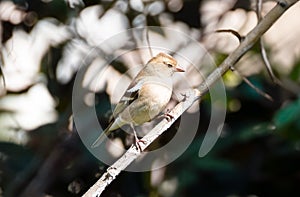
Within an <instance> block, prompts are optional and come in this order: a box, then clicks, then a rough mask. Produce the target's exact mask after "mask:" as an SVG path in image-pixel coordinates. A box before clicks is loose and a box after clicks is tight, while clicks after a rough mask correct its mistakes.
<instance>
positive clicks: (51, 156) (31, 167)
mask: <svg viewBox="0 0 300 197" xmlns="http://www.w3.org/2000/svg"><path fill="white" fill-rule="evenodd" d="M7 2H13V3H14V4H15V5H17V8H16V9H17V10H18V11H20V12H22V13H23V12H25V13H31V14H32V13H34V14H33V15H26V16H25V17H24V18H23V21H20V22H18V23H17V24H16V23H13V22H12V21H10V20H8V19H4V18H0V19H1V28H2V29H1V30H2V32H1V31H0V32H1V33H2V35H1V46H4V45H5V43H6V42H7V41H8V40H9V39H10V38H12V35H13V31H14V30H16V29H22V30H24V31H26V32H28V33H30V32H31V31H32V30H33V29H34V27H35V25H36V24H37V23H38V22H39V21H41V20H42V19H45V18H48V17H51V18H56V19H57V20H58V21H59V22H60V23H63V24H71V25H69V26H68V31H71V32H72V36H70V37H67V38H66V39H62V40H60V41H59V42H58V44H57V45H51V46H49V50H46V52H45V54H44V55H42V60H41V62H39V63H40V64H41V67H40V70H39V71H38V74H41V75H40V76H39V78H38V79H36V80H37V81H38V82H42V83H44V84H46V89H47V90H48V91H49V94H50V95H51V98H53V100H54V101H55V103H56V105H55V112H56V114H57V115H56V117H57V118H56V119H55V120H54V121H49V122H47V121H46V122H44V123H43V124H42V125H38V126H37V127H36V128H34V129H26V128H25V129H24V128H22V127H21V126H15V125H18V123H16V120H11V119H3V120H5V121H3V120H2V119H1V123H0V124H1V125H3V127H1V131H0V138H1V139H0V196H36V195H37V194H39V195H40V196H54V197H56V196H64V197H66V196H81V195H82V194H83V193H85V191H87V189H88V188H89V187H90V186H92V185H93V184H94V183H95V182H96V180H97V178H98V177H99V176H100V175H101V173H102V172H104V170H105V168H106V166H105V165H104V164H102V163H101V162H99V161H98V160H97V159H95V158H94V157H93V156H92V154H91V153H89V151H88V150H87V149H86V147H84V145H83V143H82V142H81V140H80V138H79V137H78V135H77V132H76V129H75V128H74V125H72V121H70V116H71V115H72V110H71V104H72V98H71V97H72V90H73V84H74V75H72V74H73V73H72V74H71V77H70V80H69V81H67V82H65V83H61V82H60V81H59V76H58V74H57V68H58V64H59V61H60V60H61V59H62V58H63V57H64V55H65V54H64V48H65V47H66V46H67V45H68V43H69V41H70V40H72V39H75V38H81V37H82V35H77V33H78V32H77V33H74V32H75V30H74V29H73V28H74V26H72V24H73V22H74V21H72V20H74V17H78V15H79V14H80V13H81V11H82V10H84V8H86V7H89V6H92V5H102V6H103V7H102V8H103V9H104V12H106V11H108V10H109V9H110V8H112V7H113V6H114V5H115V4H116V3H119V5H124V2H125V1H95V0H93V1H82V3H83V4H81V3H80V2H81V1H80V0H78V1H75V0H74V1H71V0H70V1H61V0H52V1H51V0H44V1H40V0H18V1H7ZM72 2H73V3H74V5H75V6H74V8H71V7H70V5H71V3H72ZM151 2H152V1H151ZM153 2H154V1H153ZM161 2H163V4H164V6H165V10H164V11H162V12H161V13H158V14H156V15H151V14H148V15H147V16H146V24H147V25H160V20H159V18H160V17H161V16H163V17H165V15H163V14H165V13H168V16H169V17H171V18H172V20H174V21H175V22H178V21H179V22H182V24H184V25H186V26H184V27H188V28H190V29H189V31H192V28H199V29H200V30H199V31H200V32H204V30H203V29H202V28H205V26H206V25H207V24H202V23H201V19H202V18H201V17H202V16H203V14H204V13H203V12H201V9H199V7H200V6H202V5H203V4H204V3H205V1H200V0H189V1H180V0H179V1H174V2H177V3H178V2H179V8H178V10H176V9H177V8H176V7H175V8H176V9H175V8H172V7H171V6H167V4H168V3H169V2H171V0H168V1H161ZM0 3H2V2H0ZM146 3H149V2H148V1H145V4H146ZM250 4H251V3H250V1H241V0H240V1H236V2H235V3H234V4H233V5H232V8H231V9H230V10H224V12H226V11H232V10H236V9H244V10H246V11H249V10H251V5H250ZM199 10H200V11H199ZM141 13H142V12H139V11H137V10H135V9H133V8H131V7H129V8H128V9H127V11H126V12H125V16H126V17H127V19H128V20H129V23H130V24H129V27H133V26H134V25H133V20H134V19H135V18H136V17H137V16H138V15H140V14H141ZM103 14H104V13H102V14H101V16H102V15H103ZM0 15H1V14H0ZM1 16H2V15H1ZM2 17H3V16H2ZM30 17H33V18H30ZM99 17H100V16H99ZM221 19H222V17H220V20H221ZM26 21H27V22H26ZM28 21H31V22H32V23H28ZM111 25H112V26H113V25H114V24H113V22H112V24H111ZM52 33H53V32H50V33H49V32H44V34H46V35H47V34H52ZM291 33H293V32H291ZM76 36H77V37H76ZM199 40H201V39H199ZM51 42H53V40H52V41H51ZM87 43H88V41H86V40H85V44H87ZM88 44H90V43H88ZM270 47H272V46H270ZM71 48H72V47H71ZM209 49H210V50H211V51H212V52H214V55H215V61H216V63H217V64H219V63H220V62H222V61H223V60H224V59H225V57H226V56H227V54H226V53H224V52H223V51H218V50H216V51H213V49H212V48H209ZM84 50H85V48H84V49H83V51H84ZM24 52H25V51H24ZM258 53H259V50H257V48H256V49H255V50H253V56H254V55H257V56H259V54H258ZM2 55H3V54H2ZM75 55H76V54H75ZM75 55H74V58H75ZM298 57H299V56H298ZM1 59H2V58H1ZM88 61H89V60H87V62H88ZM299 62H300V61H299V60H298V61H297V62H295V63H294V65H292V66H291V67H292V69H291V70H290V72H288V74H285V73H286V70H284V69H282V70H280V69H277V70H276V73H278V75H279V76H281V77H282V79H283V80H284V81H285V82H288V83H287V84H288V86H289V88H291V87H293V89H296V90H299V82H300V63H299ZM74 64H75V63H74ZM112 65H113V67H115V68H116V70H117V71H119V72H121V73H122V72H125V70H126V69H127V67H126V66H124V64H123V63H121V62H117V61H116V62H114V63H112ZM3 66H4V67H5V65H3ZM3 66H1V69H0V77H3V76H2V75H4V77H5V79H6V80H7V77H9V76H5V72H2V71H3V70H2V68H3ZM72 69H73V70H72ZM72 69H71V71H70V72H76V69H75V68H72ZM265 73H266V72H265V71H264V70H263V69H262V70H259V72H256V73H255V74H251V76H250V77H249V80H250V81H251V82H252V83H253V84H255V86H256V87H258V88H260V89H261V90H263V91H265V92H267V93H268V94H270V95H271V96H272V98H273V99H274V102H270V101H268V100H266V99H265V98H263V97H262V96H260V95H259V94H257V92H255V91H254V90H253V89H251V88H250V87H249V86H248V85H247V84H245V83H244V82H243V81H242V80H241V79H239V77H237V76H236V75H235V74H234V73H232V72H228V73H227V74H226V75H225V76H224V78H223V79H224V82H225V85H226V86H227V104H228V106H227V108H228V109H227V116H226V122H225V125H224V130H223V133H222V136H221V138H220V139H219V140H218V141H217V143H216V145H215V146H214V147H213V149H212V150H211V151H210V152H209V153H208V155H206V156H205V157H203V158H200V157H198V151H199V148H200V145H201V143H202V141H203V136H204V134H205V131H206V128H207V126H208V122H209V119H210V101H209V97H208V96H205V97H204V98H203V101H202V102H201V104H200V106H201V107H200V109H201V119H200V126H199V130H198V133H197V135H196V137H195V139H194V141H193V143H192V144H191V145H190V146H189V148H188V149H187V150H186V151H185V152H184V154H183V155H181V156H180V157H179V158H178V159H177V160H176V161H174V162H173V163H171V164H170V165H168V166H166V167H165V168H164V170H165V171H163V172H162V175H161V180H160V181H159V183H156V184H153V183H152V181H151V180H152V178H153V177H152V176H153V172H144V173H133V172H123V173H121V175H120V176H119V177H117V179H116V180H115V181H114V182H113V183H112V184H111V185H110V186H109V187H108V188H107V190H106V191H105V192H104V194H103V196H116V197H120V196H122V197H146V196H149V197H169V196H172V197H183V196H186V197H190V196H205V197H218V196H220V197H224V196H228V197H229V196H230V197H233V196H234V197H235V196H249V197H250V196H272V197H275V196H299V195H300V188H299V186H298V184H299V182H300V167H299V166H300V152H299V151H300V122H299V121H298V119H299V117H300V98H299V95H297V93H298V92H295V91H289V90H287V89H285V88H282V87H280V86H277V85H275V84H273V83H272V82H271V81H270V80H269V77H268V76H267V75H266V74H265ZM32 86H34V84H30V85H28V86H27V87H24V88H23V89H19V90H9V91H8V94H7V95H6V96H11V95H14V96H15V95H22V94H23V93H27V92H29V89H30V88H31V87H32ZM294 87H296V88H294ZM6 96H3V97H2V98H3V99H4V98H5V97H6ZM36 97H39V95H37V96H36ZM2 98H1V99H2ZM42 98H44V97H39V98H37V99H42ZM10 99H11V100H12V99H13V98H10ZM9 101H10V100H9ZM109 101H110V100H109V95H108V94H107V93H106V92H105V91H104V90H102V91H100V92H97V93H96V96H95V103H96V111H97V114H98V116H99V121H100V123H101V124H104V125H105V124H107V121H108V119H109V118H108V117H109V115H108V114H109V113H110V107H111V106H110V102H109ZM1 102H3V100H1ZM45 102H46V101H45ZM23 105H24V104H23ZM3 108H4V109H3ZM33 108H34V104H33V106H32V109H33ZM7 111H9V109H6V108H5V106H1V111H0V117H4V116H5V112H7ZM11 113H14V112H11ZM15 113H16V112H15ZM33 113H34V112H33V111H31V110H29V112H27V114H26V116H27V117H29V118H30V117H31V116H32V115H33ZM50 113H51V114H52V112H48V111H46V112H45V113H44V116H46V117H48V116H50ZM5 117H6V116H5ZM10 122H14V124H13V125H14V126H10V124H9V126H7V127H4V126H5V125H6V124H8V123H10ZM3 128H7V130H4V129H3ZM175 132H176V124H175V125H174V126H173V127H172V128H170V131H168V132H166V136H162V138H166V139H169V138H170V136H173V135H174V133H175ZM186 132H188V131H186ZM24 133H25V134H24ZM161 141H164V140H163V139H162V140H161ZM158 143H159V142H158Z"/></svg>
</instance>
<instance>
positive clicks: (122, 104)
mask: <svg viewBox="0 0 300 197" xmlns="http://www.w3.org/2000/svg"><path fill="white" fill-rule="evenodd" d="M142 86H143V81H142V80H138V81H136V80H134V81H132V82H131V84H130V85H129V86H128V88H127V90H126V92H125V93H124V95H123V96H122V98H121V100H120V101H119V103H118V104H117V105H116V107H115V109H114V112H113V116H114V117H116V116H117V115H118V114H120V113H121V112H122V111H123V110H124V109H125V108H126V107H127V106H128V105H130V104H131V103H132V102H133V101H135V100H136V99H137V98H138V95H139V90H140V89H141V88H142Z"/></svg>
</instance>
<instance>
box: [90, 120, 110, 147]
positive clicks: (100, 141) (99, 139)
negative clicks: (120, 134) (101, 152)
mask: <svg viewBox="0 0 300 197" xmlns="http://www.w3.org/2000/svg"><path fill="white" fill-rule="evenodd" d="M113 123H114V121H111V123H110V124H109V125H108V126H107V127H106V129H105V130H104V131H103V132H102V133H101V134H100V135H99V137H98V138H97V139H96V140H95V141H94V143H93V144H92V146H91V148H96V147H97V146H99V145H100V144H101V143H102V142H103V141H104V139H105V136H108V135H109V134H110V133H111V132H112V131H113V130H111V129H110V127H111V125H112V124H113Z"/></svg>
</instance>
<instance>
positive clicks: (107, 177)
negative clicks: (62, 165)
mask: <svg viewBox="0 0 300 197" xmlns="http://www.w3.org/2000/svg"><path fill="white" fill-rule="evenodd" d="M298 1H299V0H286V1H284V0H280V1H279V2H278V3H277V5H276V6H275V7H274V8H273V9H272V10H271V11H270V12H269V13H268V14H267V15H266V16H265V17H264V18H263V19H262V20H261V21H260V22H259V23H258V24H257V26H256V27H255V28H254V29H253V30H252V31H251V32H249V33H248V34H247V35H246V36H245V39H244V40H243V42H241V44H240V45H239V46H238V48H237V49H236V50H235V51H233V52H232V53H231V54H230V55H229V56H228V57H227V58H226V59H225V60H224V61H223V63H222V64H221V65H220V66H219V67H218V68H216V69H215V70H214V71H213V72H212V73H211V74H210V75H209V76H208V77H207V79H206V80H205V81H204V82H203V83H201V84H200V87H199V89H194V90H190V91H189V92H188V93H187V95H186V99H185V100H183V101H181V102H180V103H178V104H177V105H176V106H175V108H174V109H172V110H171V111H170V114H171V115H172V116H173V117H174V119H172V120H171V121H170V122H168V121H166V120H162V121H161V122H160V123H159V124H157V125H156V126H155V127H154V128H153V129H152V130H151V131H150V132H149V133H148V134H147V135H146V136H144V137H143V138H142V140H143V141H144V142H145V144H142V143H141V149H142V150H145V148H147V147H148V146H149V145H150V144H151V143H152V142H153V141H154V140H155V139H156V138H157V137H158V136H160V135H161V134H162V133H163V132H164V131H165V130H167V129H168V128H169V127H170V126H171V125H172V124H173V123H174V122H175V120H176V119H178V118H179V117H180V116H181V114H182V113H183V112H184V111H186V110H187V109H188V108H189V107H190V106H191V105H192V104H193V103H194V102H195V101H197V100H198V99H199V98H200V97H201V96H202V95H204V94H206V93H207V92H208V90H209V87H211V86H213V85H214V83H215V82H216V81H217V80H219V79H220V78H221V76H222V75H223V74H224V73H225V72H226V71H227V70H229V69H230V67H233V65H235V64H236V63H237V62H238V60H239V59H240V58H241V57H242V56H243V55H244V54H245V53H246V52H247V51H248V50H249V49H250V48H251V47H252V46H253V45H254V44H255V43H256V42H257V41H258V40H259V38H260V37H261V36H262V35H263V34H264V33H265V32H266V31H267V30H268V29H269V28H270V27H271V26H272V25H273V23H274V22H275V21H276V20H278V18H279V17H280V16H281V15H282V14H283V13H284V12H285V11H286V10H287V9H288V8H289V7H290V6H292V5H293V4H295V3H296V2H298ZM140 155H141V152H139V151H138V150H137V149H136V147H135V146H134V145H133V146H131V147H130V148H129V149H128V150H127V152H126V153H125V154H124V155H123V156H122V157H121V158H120V159H119V160H117V161H116V162H115V163H114V164H113V165H112V166H110V167H109V168H108V169H107V171H106V172H105V173H104V174H103V175H102V177H101V178H100V179H99V180H98V181H97V182H96V183H95V184H94V185H93V186H92V187H91V188H90V189H89V190H88V191H87V192H86V193H85V194H84V195H83V197H92V196H93V197H97V196H100V195H101V193H102V192H103V191H104V189H105V188H106V186H108V185H109V184H110V183H111V182H112V181H113V180H114V179H115V178H116V176H117V175H118V174H119V173H120V172H121V171H122V170H124V169H125V168H126V167H127V166H128V165H129V164H130V163H132V162H133V161H134V160H135V159H136V158H137V157H138V156H140Z"/></svg>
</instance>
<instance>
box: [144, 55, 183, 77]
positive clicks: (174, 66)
mask: <svg viewBox="0 0 300 197" xmlns="http://www.w3.org/2000/svg"><path fill="white" fill-rule="evenodd" d="M147 65H149V66H151V67H153V69H154V70H155V72H156V73H157V74H158V75H160V76H165V77H170V76H172V75H173V74H174V73H175V72H184V70H183V69H182V68H181V67H180V66H179V65H178V63H177V61H176V59H174V58H173V57H172V56H171V55H168V54H165V53H159V54H157V55H156V56H155V57H153V58H152V59H150V60H149V62H148V63H147Z"/></svg>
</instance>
